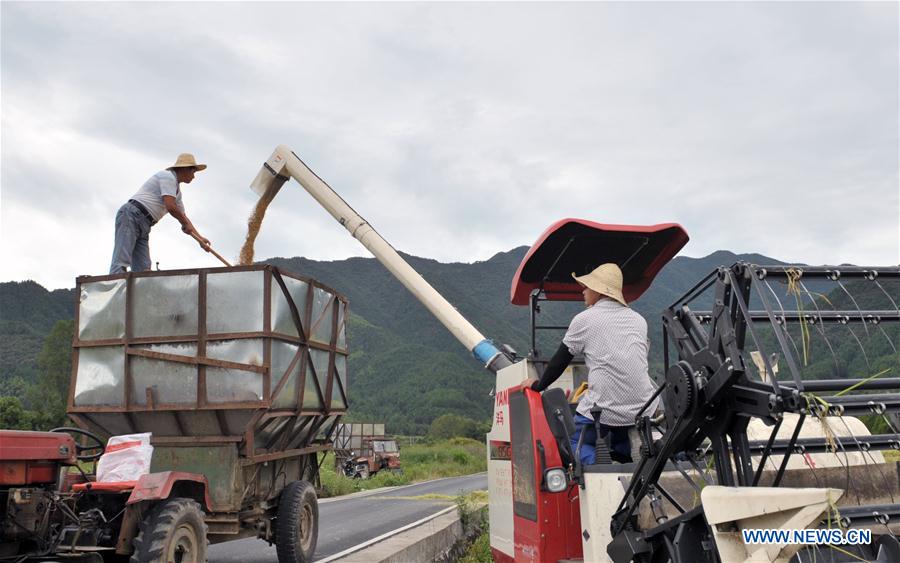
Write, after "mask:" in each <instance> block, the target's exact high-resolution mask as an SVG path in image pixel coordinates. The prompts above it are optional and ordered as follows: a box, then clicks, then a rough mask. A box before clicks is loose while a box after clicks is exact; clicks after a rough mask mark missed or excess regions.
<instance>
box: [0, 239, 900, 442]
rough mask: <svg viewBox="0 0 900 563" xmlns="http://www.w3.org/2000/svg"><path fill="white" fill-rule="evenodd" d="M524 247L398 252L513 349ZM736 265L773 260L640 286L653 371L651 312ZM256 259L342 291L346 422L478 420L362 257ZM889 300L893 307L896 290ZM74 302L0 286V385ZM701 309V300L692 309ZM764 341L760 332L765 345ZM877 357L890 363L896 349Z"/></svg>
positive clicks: (481, 402) (483, 386)
mask: <svg viewBox="0 0 900 563" xmlns="http://www.w3.org/2000/svg"><path fill="white" fill-rule="evenodd" d="M526 251H527V248H526V247H524V246H523V247H518V248H514V249H512V250H510V251H507V252H500V253H498V254H496V255H494V256H492V257H491V258H490V259H488V260H485V261H483V262H475V263H472V264H465V263H450V264H446V263H441V262H437V261H435V260H430V259H427V258H420V257H416V256H410V255H406V254H404V255H403V257H404V259H406V260H407V261H408V262H409V263H410V265H412V267H413V268H415V269H416V270H417V271H418V272H419V273H421V274H422V276H423V277H424V278H425V279H426V280H428V282H429V283H431V284H432V285H434V287H435V288H436V289H437V290H438V291H439V292H440V293H441V294H442V295H444V297H445V298H446V299H447V300H448V301H449V302H450V303H452V304H453V305H454V306H455V307H456V308H457V309H458V310H459V311H460V313H462V315H463V316H465V317H466V318H467V319H469V320H470V322H472V324H473V325H475V326H476V327H477V328H478V329H479V330H480V331H481V332H482V333H483V334H484V335H486V336H487V337H488V338H491V339H493V340H494V341H495V342H498V343H506V344H509V345H511V346H512V347H513V348H515V349H516V350H517V351H518V352H519V354H520V355H525V354H527V353H528V351H529V349H530V339H531V335H530V324H529V310H528V307H520V306H514V305H511V304H510V303H509V293H510V283H511V279H512V276H513V275H514V274H515V272H516V270H517V268H518V266H519V263H520V261H521V260H522V258H523V257H524V255H525V253H526ZM737 260H745V261H748V262H753V263H757V264H778V263H779V262H778V261H776V260H773V259H771V258H767V257H764V256H760V255H756V254H745V255H735V254H733V253H730V252H727V251H719V252H715V253H713V254H711V255H709V256H706V257H704V258H687V257H682V256H679V257H676V258H674V259H673V260H672V261H671V262H670V263H669V264H667V265H666V266H665V267H664V268H663V269H662V271H661V272H660V273H659V275H658V276H657V278H656V280H655V281H654V283H653V285H652V286H651V287H650V289H648V290H647V292H646V293H645V294H644V295H643V296H642V297H641V298H640V299H639V300H637V301H635V302H634V303H633V307H634V308H635V310H637V311H638V312H640V313H641V314H642V315H644V317H645V318H646V319H647V322H648V325H649V327H650V338H651V369H652V370H653V373H654V375H655V374H657V373H659V371H660V369H661V365H662V349H663V346H661V345H659V344H658V343H659V342H661V333H660V326H661V325H660V321H659V319H660V313H661V312H662V310H663V309H664V308H666V307H668V306H669V305H671V304H672V303H673V302H674V301H675V300H676V299H678V298H679V297H680V296H681V295H683V294H684V292H686V291H687V290H689V289H690V288H691V287H693V286H694V284H695V283H696V282H697V281H699V280H700V279H701V278H703V277H704V276H705V275H707V274H708V273H710V272H711V271H713V270H714V269H715V268H716V267H718V266H721V265H729V264H732V263H734V262H735V261H737ZM266 262H267V263H269V264H273V265H276V266H278V267H281V268H285V269H287V270H290V271H292V272H296V273H298V274H301V275H304V276H308V277H312V278H315V279H317V280H319V281H321V282H322V283H325V284H327V285H329V286H331V287H333V288H335V289H336V290H338V291H339V292H341V293H343V294H344V295H346V296H347V297H348V299H349V301H350V311H351V317H350V324H349V336H350V347H351V356H350V360H349V366H348V371H349V377H350V400H351V411H350V416H351V417H352V418H353V419H356V420H384V421H385V422H387V424H388V431H389V432H393V433H409V434H412V433H423V432H424V431H425V430H426V429H427V427H428V425H429V424H430V423H431V421H432V420H434V419H435V418H437V417H438V416H441V415H443V414H447V413H454V414H460V415H463V416H467V417H469V418H473V419H476V420H484V419H487V418H488V417H489V416H490V413H491V405H492V401H491V399H490V396H489V394H490V392H491V390H492V387H493V377H492V376H491V375H490V374H489V373H488V372H487V371H485V370H484V369H483V368H482V367H481V365H479V363H478V362H477V361H476V360H475V359H474V358H472V356H471V354H470V353H469V351H467V350H465V349H464V348H463V346H462V345H460V344H459V343H458V342H457V341H456V340H455V339H454V338H453V337H452V336H451V335H450V333H449V332H448V331H447V330H446V329H445V328H444V327H443V326H442V325H441V324H440V323H438V322H437V320H435V319H434V317H432V316H431V314H430V313H429V312H428V311H427V309H426V308H425V307H424V306H423V305H421V304H420V303H419V302H418V301H416V300H415V299H414V298H413V297H412V295H411V294H410V293H409V292H408V291H407V290H406V289H405V288H404V287H403V286H402V285H401V284H400V283H399V282H398V281H397V280H395V279H394V278H393V276H392V275H391V274H390V273H388V271H387V270H386V269H385V268H384V267H383V266H381V264H379V263H378V262H377V261H376V260H375V259H374V258H349V259H346V260H337V261H315V260H310V259H307V258H302V257H301V258H272V259H270V260H267V261H266ZM895 285H896V284H895ZM848 287H849V286H848ZM832 289H833V288H832ZM773 293H777V294H779V295H783V294H784V291H783V289H778V287H777V284H773ZM838 297H840V296H838ZM838 297H835V298H834V299H838ZM864 297H865V296H864ZM875 297H878V296H877V295H876V296H873V298H875ZM866 298H867V299H868V297H866ZM782 299H784V297H782ZM790 299H793V298H790ZM894 299H895V301H897V302H900V296H895V298H894ZM835 302H836V303H837V302H838V301H835ZM74 306H75V295H74V290H56V291H52V292H49V291H47V290H45V289H44V288H42V287H41V286H40V285H38V284H36V283H34V282H22V283H15V282H10V283H3V284H0V329H2V330H3V335H4V337H3V338H2V339H0V341H2V345H0V390H2V389H3V387H2V384H3V382H4V380H9V379H10V378H12V377H13V376H16V375H18V376H20V377H23V378H24V379H26V380H28V381H34V374H35V372H36V368H35V362H34V358H35V356H36V355H37V353H38V352H39V351H40V346H41V343H42V341H43V338H44V336H46V335H47V333H48V332H49V331H50V328H51V327H52V326H53V323H54V322H55V321H56V320H59V319H66V318H72V316H73V312H74ZM698 306H699V304H698ZM785 306H786V307H791V308H792V306H793V302H792V301H785ZM581 307H582V305H580V304H579V303H544V304H542V311H541V314H540V316H539V323H540V324H542V325H558V326H565V325H567V324H568V322H569V320H570V319H571V317H572V316H573V315H574V314H575V313H576V312H577V311H579V310H580V309H581ZM704 307H708V305H707V304H706V303H703V306H700V308H701V309H703V308H704ZM751 308H752V307H751ZM836 330H837V329H833V330H832V329H830V330H829V334H834V336H833V337H832V339H833V341H834V343H836V344H838V345H836V346H834V348H835V350H836V354H837V356H839V358H837V359H834V360H833V361H832V359H833V356H834V355H835V354H833V353H832V352H831V351H830V350H828V349H825V348H824V347H822V346H819V347H818V348H814V349H813V350H812V352H813V353H815V354H816V355H815V357H813V359H814V360H816V361H818V362H819V363H820V364H821V365H820V366H819V367H817V370H819V371H820V372H822V373H823V374H825V376H827V375H828V373H829V371H830V370H833V369H838V370H840V369H843V367H842V366H845V365H863V364H861V363H860V361H856V362H855V363H853V360H852V358H853V357H855V356H859V352H858V348H859V346H857V345H856V343H855V342H856V340H855V339H854V338H858V339H862V340H864V341H865V338H866V334H863V333H861V332H860V330H862V329H857V330H856V332H857V333H859V335H857V334H856V333H854V334H855V335H856V336H855V337H851V336H849V335H846V334H843V335H841V334H837V332H836ZM879 330H880V329H879ZM543 332H546V333H547V334H544V335H543V336H542V337H539V338H538V344H539V349H540V350H541V351H542V352H543V354H544V355H548V354H551V353H552V352H553V351H554V350H555V349H556V347H557V345H558V342H559V339H560V337H561V335H562V333H561V332H560V331H556V332H553V331H543ZM895 334H896V333H895V332H892V333H890V334H889V335H887V334H886V335H885V336H882V335H881V333H880V332H879V333H877V334H875V333H873V336H872V340H873V342H874V341H876V340H877V342H875V344H877V346H879V348H877V353H878V354H882V352H884V353H886V354H888V355H890V354H891V350H890V349H888V348H889V347H888V346H887V345H888V344H891V338H894V336H895ZM860 335H862V336H860ZM770 336H771V335H769V336H766V335H762V336H761V338H765V339H766V340H767V341H768V340H770ZM801 338H802V335H799V334H798V335H797V336H796V339H797V340H798V342H799V340H800V339H801ZM878 339H880V340H878ZM882 341H884V342H883V343H882ZM801 345H802V343H801ZM891 358H893V359H891ZM845 359H846V361H845ZM863 360H866V358H863ZM871 360H872V364H873V366H874V365H876V364H877V365H882V363H883V362H882V361H881V360H879V361H878V362H876V358H874V357H873V358H872V359H871ZM885 361H887V362H888V363H890V362H891V361H893V362H894V363H896V354H895V353H894V355H893V356H890V358H889V359H888V360H885ZM833 366H837V367H836V368H835V367H833ZM863 368H865V365H863Z"/></svg>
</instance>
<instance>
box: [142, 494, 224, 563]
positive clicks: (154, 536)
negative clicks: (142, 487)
mask: <svg viewBox="0 0 900 563" xmlns="http://www.w3.org/2000/svg"><path fill="white" fill-rule="evenodd" d="M133 545H134V553H132V554H131V560H130V561H131V563H204V562H205V561H206V545H207V540H206V522H204V521H203V510H202V509H201V508H200V505H199V504H197V501H195V500H193V499H189V498H170V499H167V500H164V501H162V502H160V503H159V504H157V505H156V506H155V507H153V509H152V510H151V511H150V512H149V514H147V516H146V517H145V518H144V520H143V521H142V522H141V523H140V525H139V526H138V535H137V537H136V538H134V543H133Z"/></svg>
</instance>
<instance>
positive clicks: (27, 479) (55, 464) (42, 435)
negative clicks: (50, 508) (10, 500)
mask: <svg viewBox="0 0 900 563" xmlns="http://www.w3.org/2000/svg"><path fill="white" fill-rule="evenodd" d="M75 453H76V451H75V440H74V439H73V438H72V437H71V436H69V435H68V434H57V433H52V432H30V431H23V430H0V485H5V486H10V485H31V484H48V483H55V482H56V479H57V477H58V476H59V468H60V467H61V466H63V465H75V463H76V461H75Z"/></svg>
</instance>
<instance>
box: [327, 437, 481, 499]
mask: <svg viewBox="0 0 900 563" xmlns="http://www.w3.org/2000/svg"><path fill="white" fill-rule="evenodd" d="M400 460H401V462H402V464H403V473H399V474H398V473H391V472H390V471H381V472H379V473H378V474H377V475H375V476H374V477H372V478H371V479H366V480H360V479H350V478H349V477H345V476H344V475H343V474H341V473H339V472H338V471H336V470H335V468H334V457H333V455H332V454H328V456H326V458H325V461H324V462H323V463H322V469H321V471H320V473H319V475H320V478H321V480H322V492H321V496H323V497H331V496H339V495H346V494H349V493H354V492H357V491H364V490H369V489H377V488H380V487H392V486H397V485H408V484H410V483H416V482H419V481H428V480H430V479H439V478H441V477H456V476H458V475H469V474H472V473H479V472H481V471H486V470H487V457H486V453H485V445H484V442H479V441H477V440H472V439H470V438H451V439H449V440H440V441H426V442H423V443H419V444H414V445H411V446H401V452H400Z"/></svg>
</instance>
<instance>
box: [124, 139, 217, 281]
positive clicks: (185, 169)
mask: <svg viewBox="0 0 900 563" xmlns="http://www.w3.org/2000/svg"><path fill="white" fill-rule="evenodd" d="M204 169H206V165H205V164H197V160H196V159H195V158H194V155H192V154H188V153H183V154H180V155H178V159H177V160H176V161H175V164H173V165H172V166H170V167H168V168H167V169H166V170H161V171H160V172H157V173H156V174H154V175H153V176H151V177H150V179H149V180H147V181H146V182H144V185H143V186H141V189H139V190H138V191H137V193H136V194H134V195H133V196H132V197H131V199H129V200H128V202H127V203H125V205H123V206H122V207H120V208H119V212H118V213H117V214H116V238H115V243H114V246H113V255H112V263H111V264H110V266H109V273H110V274H121V273H124V272H126V271H128V268H129V267H130V268H131V271H132V272H143V271H146V270H149V269H150V229H151V228H152V227H153V225H155V224H156V223H157V222H158V221H159V220H160V219H162V218H163V216H164V215H165V214H166V213H171V214H172V216H173V217H175V218H176V219H178V222H179V223H181V230H182V231H184V232H185V233H186V234H188V235H191V236H193V237H195V238H196V239H197V242H199V243H200V248H202V249H203V250H205V251H207V252H209V251H210V245H209V240H208V239H206V238H205V237H203V236H202V235H201V234H200V233H199V232H198V231H197V229H196V228H195V227H194V224H193V223H191V220H190V219H188V216H187V214H186V213H185V211H184V204H182V203H181V189H180V184H190V183H191V180H193V179H194V173H195V172H199V171H200V170H204Z"/></svg>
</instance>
